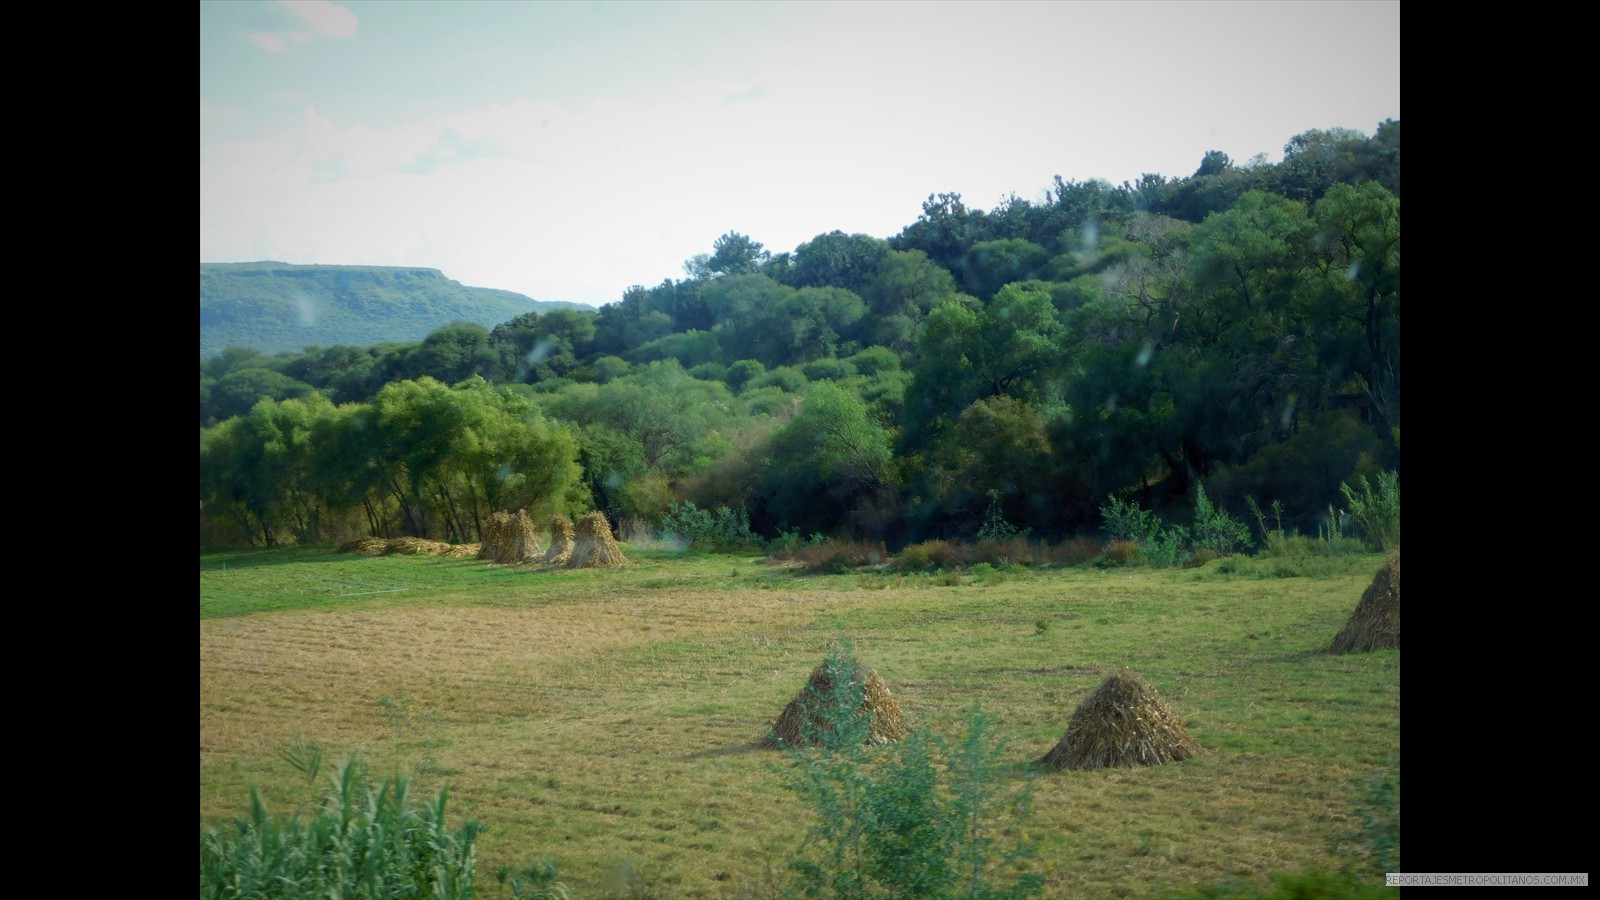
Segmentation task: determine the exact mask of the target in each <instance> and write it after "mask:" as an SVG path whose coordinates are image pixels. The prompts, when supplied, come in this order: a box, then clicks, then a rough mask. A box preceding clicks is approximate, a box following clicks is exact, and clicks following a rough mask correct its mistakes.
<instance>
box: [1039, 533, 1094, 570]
mask: <svg viewBox="0 0 1600 900" xmlns="http://www.w3.org/2000/svg"><path fill="white" fill-rule="evenodd" d="M1104 550H1105V545H1104V544H1102V543H1101V542H1100V541H1098V540H1096V539H1095V538H1091V537H1075V538H1068V539H1067V540H1064V541H1062V542H1061V543H1059V544H1057V545H1055V546H1054V547H1049V548H1046V550H1045V558H1046V559H1047V560H1049V562H1050V564H1051V565H1055V566H1082V565H1086V564H1088V563H1092V562H1094V561H1095V560H1096V559H1097V558H1099V556H1100V554H1101V553H1102V552H1103V551H1104Z"/></svg>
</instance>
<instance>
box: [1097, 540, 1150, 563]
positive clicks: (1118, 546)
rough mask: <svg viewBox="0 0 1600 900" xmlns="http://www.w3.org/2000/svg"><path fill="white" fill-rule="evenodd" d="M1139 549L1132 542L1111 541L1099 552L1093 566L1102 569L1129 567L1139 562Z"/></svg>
mask: <svg viewBox="0 0 1600 900" xmlns="http://www.w3.org/2000/svg"><path fill="white" fill-rule="evenodd" d="M1139 558H1140V548H1139V545H1138V544H1136V543H1134V542H1133V541H1125V540H1124V541H1112V542H1111V543H1109V544H1107V545H1106V546H1105V549H1104V550H1101V551H1100V556H1099V557H1098V558H1097V559H1095V561H1094V564H1095V565H1096V566H1098V567H1100V568H1102V569H1106V568H1115V567H1117V566H1131V565H1133V564H1135V563H1137V562H1138V561H1139Z"/></svg>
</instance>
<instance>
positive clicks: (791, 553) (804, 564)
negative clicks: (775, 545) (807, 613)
mask: <svg viewBox="0 0 1600 900" xmlns="http://www.w3.org/2000/svg"><path fill="white" fill-rule="evenodd" d="M772 558H773V559H783V558H787V559H792V560H796V561H798V562H799V563H800V570H801V571H802V572H805V573H806V574H807V575H843V574H845V573H846V572H849V571H851V570H852V569H859V568H861V567H862V566H875V565H878V564H879V563H881V562H884V561H885V560H887V559H888V558H889V551H888V549H887V548H885V547H884V546H883V544H882V543H881V542H880V543H876V544H873V543H869V542H867V541H840V540H829V541H825V542H823V543H813V544H805V545H803V546H800V547H795V548H794V549H792V550H788V551H785V552H784V553H783V554H781V555H780V554H773V556H772Z"/></svg>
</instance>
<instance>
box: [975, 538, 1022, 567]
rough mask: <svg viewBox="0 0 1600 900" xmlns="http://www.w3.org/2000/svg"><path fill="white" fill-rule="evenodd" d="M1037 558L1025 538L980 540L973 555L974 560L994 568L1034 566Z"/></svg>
mask: <svg viewBox="0 0 1600 900" xmlns="http://www.w3.org/2000/svg"><path fill="white" fill-rule="evenodd" d="M1037 556H1038V554H1036V553H1035V552H1034V548H1033V545H1032V544H1029V543H1028V539H1027V538H1025V537H1006V538H989V539H986V540H980V541H978V546H977V548H976V549H975V550H974V551H973V554H972V558H973V559H975V560H977V561H978V562H980V563H988V564H990V565H992V566H1013V565H1032V564H1033V563H1034V560H1035V559H1036V558H1037Z"/></svg>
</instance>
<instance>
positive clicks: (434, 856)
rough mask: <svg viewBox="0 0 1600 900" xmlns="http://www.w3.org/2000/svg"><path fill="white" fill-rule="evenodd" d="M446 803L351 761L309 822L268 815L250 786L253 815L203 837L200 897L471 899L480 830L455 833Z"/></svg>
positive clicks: (474, 826) (471, 827) (471, 825)
mask: <svg viewBox="0 0 1600 900" xmlns="http://www.w3.org/2000/svg"><path fill="white" fill-rule="evenodd" d="M310 774H311V775H312V776H314V775H315V767H314V766H313V768H312V770H311V772H310ZM445 800H446V793H445V791H443V790H441V791H440V792H439V793H438V795H437V796H436V797H435V799H434V800H433V801H432V802H429V803H417V802H414V801H413V799H412V798H411V796H410V793H409V783H408V782H407V780H406V779H404V778H395V779H385V780H384V781H383V782H382V783H381V784H378V785H374V784H372V783H371V782H370V781H369V780H368V779H367V778H366V775H365V772H364V771H363V769H362V767H361V766H360V765H359V764H357V763H355V762H353V761H349V762H346V763H344V764H343V765H342V766H340V767H339V771H338V773H337V774H336V775H335V777H334V779H333V784H332V786H331V788H330V789H329V790H328V791H327V792H326V794H325V795H324V797H323V800H322V803H321V805H320V806H319V807H318V808H317V810H316V812H315V813H314V814H312V815H311V816H309V817H308V818H305V819H302V818H301V817H300V816H298V815H297V816H293V817H291V818H289V819H287V820H285V819H282V818H279V817H274V816H272V815H269V814H268V812H267V807H266V804H265V803H263V802H262V800H261V795H260V794H259V793H258V792H257V791H255V790H254V789H252V790H251V792H250V809H249V812H248V814H247V815H246V817H244V818H238V819H235V820H234V824H233V827H232V828H212V829H209V830H207V831H204V832H202V833H201V835H200V896H201V897H202V898H206V900H243V898H260V900H268V898H286V900H298V898H303V897H304V898H310V897H318V898H334V900H391V898H392V900H409V898H415V897H433V898H438V900H469V898H471V897H472V896H473V877H474V862H475V852H474V848H473V844H474V842H475V841H476V840H477V837H478V834H479V832H480V831H482V826H481V825H479V824H478V823H477V822H467V823H466V824H465V825H463V826H462V827H461V828H459V829H457V830H453V831H452V830H451V829H449V828H448V827H447V826H446V825H445V812H444V809H445Z"/></svg>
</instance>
